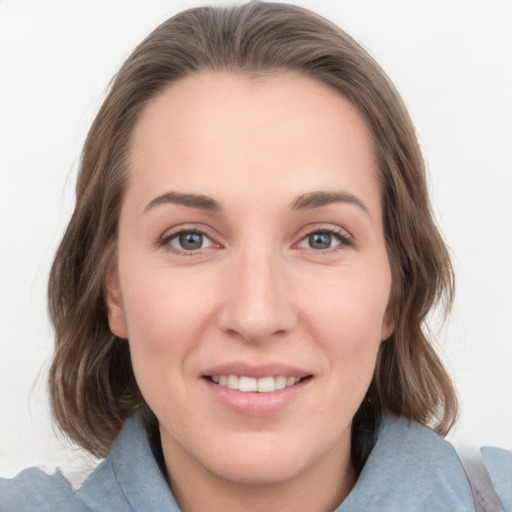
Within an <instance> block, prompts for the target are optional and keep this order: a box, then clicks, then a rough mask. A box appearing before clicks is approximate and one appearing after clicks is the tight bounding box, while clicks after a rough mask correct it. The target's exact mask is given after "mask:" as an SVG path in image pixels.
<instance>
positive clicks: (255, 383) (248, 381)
mask: <svg viewBox="0 0 512 512" xmlns="http://www.w3.org/2000/svg"><path fill="white" fill-rule="evenodd" d="M205 378H206V379H207V380H208V381H210V382H212V383H213V384H216V385H218V386H220V387H225V388H228V389H232V390H236V391H240V392H242V393H273V392H275V391H279V390H281V389H285V388H290V387H293V386H296V385H297V384H299V383H300V382H302V381H304V380H307V379H311V378H312V375H306V376H303V377H290V376H285V375H276V376H267V377H260V378H256V377H250V376H245V375H240V376H238V375H206V376H205Z"/></svg>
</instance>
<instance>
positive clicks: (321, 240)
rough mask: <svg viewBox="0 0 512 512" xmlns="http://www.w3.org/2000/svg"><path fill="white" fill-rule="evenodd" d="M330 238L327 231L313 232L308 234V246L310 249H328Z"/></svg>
mask: <svg viewBox="0 0 512 512" xmlns="http://www.w3.org/2000/svg"><path fill="white" fill-rule="evenodd" d="M331 238H332V237H331V235H330V234H329V233H315V234H313V235H310V236H309V246H310V247H311V248H312V249H329V247H330V246H331Z"/></svg>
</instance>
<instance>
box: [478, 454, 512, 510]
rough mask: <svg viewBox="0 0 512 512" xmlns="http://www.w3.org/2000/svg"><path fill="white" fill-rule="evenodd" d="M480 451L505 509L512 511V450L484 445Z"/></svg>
mask: <svg viewBox="0 0 512 512" xmlns="http://www.w3.org/2000/svg"><path fill="white" fill-rule="evenodd" d="M480 452H481V454H482V458H483V460H484V463H485V466H486V467H487V471H488V472H489V476H490V477H491V481H492V483H493V484H494V487H495V488H496V492H497V494H498V497H499V499H500V501H501V506H502V508H503V510H504V511H506V512H512V451H509V450H503V449H502V448H491V447H484V448H481V450H480Z"/></svg>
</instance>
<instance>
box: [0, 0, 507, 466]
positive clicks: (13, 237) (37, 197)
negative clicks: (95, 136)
mask: <svg viewBox="0 0 512 512" xmlns="http://www.w3.org/2000/svg"><path fill="white" fill-rule="evenodd" d="M216 3H223V2H222V0H220V1H218V2H216ZM296 3H298V4H300V5H303V6H305V7H308V8H311V9H313V10H316V11H317V12H319V13H320V14H323V15H324V16H326V17H328V18H330V19H331V20H332V21H334V22H335V23H337V24H338V25H340V26H341V27H342V28H344V29H345V30H347V32H349V33H350V34H351V35H353V36H354V37H355V38H356V39H357V40H359V41H360V42H361V43H362V44H363V45H364V46H365V47H366V48H367V49H368V50H369V51H370V52H371V53H372V54H373V55H374V56H375V57H376V58H377V60H378V61H379V62H380V63H381V65H382V66H383V67H384V69H385V70H386V72H387V73H388V74H389V75H390V77H391V79H392V80H393V81H394V82H395V84H396V85H397V87H398V89H399V90H400V92H401V93H402V95H403V97H404V99H405V102H406V104H407V105H408V107H409V109H410V111H411V114H412V116H413V119H414V121H415V123H416V125H417V129H418V134H419V137H420V140H421V144H422V147H423V149H424V153H425V157H426V160H427V164H428V168H429V172H430V186H431V192H432V198H433V202H434V209H435V214H436V217H437V219H438V221H439V224H440V226H441V229H442V232H443V233H444V235H445V238H446V240H447V242H448V245H449V247H450V250H451V252H452V255H453V261H454V265H455V269H456V274H457V278H458V281H457V300H456V304H455V308H454V311H453V314H452V316H451V319H450V321H449V322H448V324H447V325H446V326H445V328H444V329H443V330H442V331H441V332H440V334H439V343H440V346H441V351H442V353H443V357H444V359H445V361H446V363H447V365H448V367H449V370H450V372H451V374H452V375H453V378H454V381H455V384H456V387H457V389H458V391H459V394H460V399H461V403H462V414H461V419H460V422H459V425H458V427H457V429H456V430H455V431H454V433H453V435H454V436H455V437H456V438H458V439H461V440H463V441H465V442H471V443H474V444H479V445H482V444H491V445H498V446H502V447H507V448H512V372H511V368H512V334H511V328H510V324H511V320H512V199H511V196H512V1H511V0H429V1H426V0H421V1H420V0H330V1H329V0H316V1H313V0H297V2H296ZM195 4H196V2H192V1H174V0H168V1H163V0H107V1H105V0H87V1H78V0H76V1H69V0H60V1H57V0H53V1H49V0H0V244H1V246H0V249H1V250H0V475H2V476H13V475H14V474H15V473H16V472H18V471H19V470H20V469H22V468H23V467H26V466H29V465H34V464H42V463H45V464H47V465H61V466H62V465H63V466H66V467H71V466H73V465H74V464H75V465H76V461H75V459H76V458H77V453H76V452H73V451H72V450H70V449H69V448H66V447H64V446H63V444H62V440H59V439H58V438H57V437H56V435H55V434H54V433H53V432H52V427H51V422H50V419H49V415H48V411H47V405H46V404H47V398H46V389H45V378H46V372H47V366H48V361H49V358H50V355H51V348H52V334H51V329H50V327H49V324H48V321H47V318H46V298H45V293H46V280H47V274H48V270H49V267H50V263H51V259H52V255H53V253H54V251H55V249H56V246H57V243H58V241H59V237H60V236H61V234H62V232H63V229H64V227H65V225H66V222H67V219H68V217H69V214H70V212H71V208H72V204H73V187H74V181H75V175H76V170H77V163H78V158H79V153H80V149H81V145H82V144H83V141H84V138H85V135H86V131H87V129H88V127H89V125H90V123H91V121H92V119H93V116H94V114H95V112H96V110H97V108H98V106H99V104H100V102H101V100H102V98H103V97H104V94H105V90H106V87H107V85H108V81H109V80H110V78H111V77H112V75H113V74H114V73H115V71H116V70H117V69H118V67H119V66H120V65H121V63H122V61H123V60H124V59H125V58H126V57H127V56H128V54H129V52H130V50H131V49H132V48H133V47H134V46H135V45H136V44H137V43H138V42H139V41H140V40H141V39H142V38H143V37H144V36H145V35H146V34H148V33H149V32H150V31H151V30H152V29H153V28H154V27H155V26H156V25H157V24H158V23H159V22H161V21H163V20H164V19H165V18H167V17H168V16H170V15H172V14H174V13H175V12H177V11H179V10H182V9H183V8H186V7H190V6H192V5H195ZM78 455H80V454H78ZM80 460H83V456H81V457H80ZM80 464H82V462H80V463H78V465H80Z"/></svg>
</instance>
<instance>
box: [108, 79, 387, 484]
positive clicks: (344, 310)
mask: <svg viewBox="0 0 512 512" xmlns="http://www.w3.org/2000/svg"><path fill="white" fill-rule="evenodd" d="M390 290H391V271H390V265H389V261H388V256H387V252H386V246H385V241H384V235H383V227H382V215H381V200H380V190H379V186H378V181H377V170H376V166H375V162H374V158H373V151H372V144H371V139H370V134H369V131H368V129H367V127H366V125H365V123H364V122H363V120H362V118H361V117H360V115H359V114H358V112H357V111H356V110H355V109H354V108H353V107H352V106H351V104H350V103H348V102H347V101H346V100H345V99H343V98H342V97H340V96H339V95H337V94H336V93H335V92H333V91H331V90H330V89H329V88H327V87H326V86H324V85H323V84H320V83H318V82H316V81H313V80H311V79H309V78H306V77H302V76H298V75H295V74H281V75H269V76H266V77H263V78H259V79H255V78H248V77H243V76H240V75H236V74H207V73H203V74H198V75H195V76H192V77H189V78H186V79H183V80H182V81H180V82H178V83H175V84H173V85H171V86H170V87H169V88H168V89H167V90H165V91H164V92H163V93H162V94H161V95H160V96H159V97H157V98H156V99H155V100H154V101H153V102H152V103H151V104H149V105H148V106H147V107H146V108H145V110H144V111H143V113H142V116H141V118H140V120H139V121H138V124H137V125H136V128H135V130H134V134H133V140H132V151H131V155H130V170H129V181H128V186H127V190H126V194H125V197H124V200H123V204H122V209H121V216H120V221H119V240H118V251H117V260H116V263H115V265H114V267H113V268H112V271H111V273H110V276H109V279H108V282H107V303H108V307H109V321H110V327H111V330H112V332H113V333H114V334H116V335H117V336H119V337H122V338H127V339H128V343H129V345H130V351H131V356H132V363H133V368H134V372H135V375H136V379H137V382H138V384H139V386H140V389H141V391H142V394H143V396H144V397H145V399H146V401H147V403H148V404H149V406H150V407H151V409H152V410H153V412H154V413H155V415H156V416H157V418H158V420H159V422H160V429H161V437H162V446H163V449H164V455H165V458H166V462H167V463H169V461H170V464H168V465H169V466H170V467H171V468H176V467H183V468H188V469H187V471H192V472H193V471H196V472H203V473H204V474H207V475H210V476H211V477H212V478H220V479H224V480H227V481H233V482H240V483H244V482H245V483H251V484H254V483H276V482H283V481H287V480H290V479H293V478H298V477H300V476H301V475H305V474H307V473H308V472H313V471H315V470H319V469H320V468H324V469H325V468H328V467H331V466H332V467H335V466H336V465H339V464H340V461H341V460H343V459H344V458H345V459H348V454H349V450H350V426H351V421H352V418H353V416H354V414H355V412H356V410H357V409H358V407H359V405H360V404H361V402H362V400H363V397H364V395H365V393H366V391H367V389H368V386H369V384H370V381H371V378H372V374H373V371H374V366H375V360H376V355H377V351H378V348H379V345H380V343H381V341H382V340H383V339H384V338H385V337H386V335H387V334H389V331H390V329H391V327H392V326H390V325H389V322H388V320H387V314H386V312H387V306H388V299H389V296H390ZM237 388H238V389H237ZM269 461H270V464H269ZM330 465H331V466H330ZM171 479H172V478H171Z"/></svg>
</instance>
